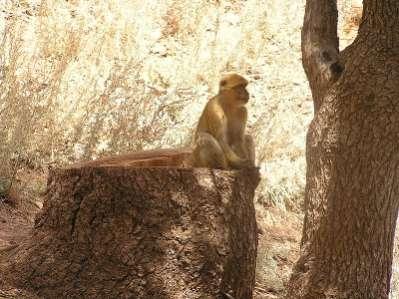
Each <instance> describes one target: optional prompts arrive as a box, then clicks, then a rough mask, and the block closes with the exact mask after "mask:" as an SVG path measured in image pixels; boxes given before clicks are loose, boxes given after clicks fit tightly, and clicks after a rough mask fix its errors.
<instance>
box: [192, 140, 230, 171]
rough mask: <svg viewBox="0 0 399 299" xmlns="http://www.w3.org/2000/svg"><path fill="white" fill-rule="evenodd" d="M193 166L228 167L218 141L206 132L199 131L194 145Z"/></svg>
mask: <svg viewBox="0 0 399 299" xmlns="http://www.w3.org/2000/svg"><path fill="white" fill-rule="evenodd" d="M194 166H196V167H210V168H221V169H228V168H229V164H228V162H227V159H226V156H225V154H224V152H223V150H222V148H221V146H220V145H219V142H218V141H217V140H216V139H215V138H214V137H213V136H212V135H211V134H208V133H199V135H198V137H197V141H196V144H195V147H194Z"/></svg>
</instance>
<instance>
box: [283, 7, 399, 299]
mask: <svg viewBox="0 0 399 299" xmlns="http://www.w3.org/2000/svg"><path fill="white" fill-rule="evenodd" d="M335 11H336V1H332V0H322V1H318V0H308V1H307V5H306V12H305V23H304V27H303V33H302V34H303V35H302V37H303V39H302V43H303V46H302V50H303V57H304V59H303V63H304V68H305V70H306V72H307V75H308V79H309V81H310V86H311V88H312V92H313V96H314V101H315V108H316V109H315V116H314V119H313V121H312V123H311V125H310V128H309V131H308V136H307V153H306V155H307V165H308V168H307V186H306V195H305V209H306V213H305V220H304V230H303V238H302V244H301V257H300V259H299V260H298V262H297V264H296V266H295V268H294V270H293V274H292V277H291V280H290V284H289V288H288V295H287V297H286V298H290V299H291V298H292V299H302V298H303V299H304V298H306V299H323V298H339V299H341V298H347V299H386V298H388V294H389V285H390V277H391V265H392V251H393V240H394V231H395V225H396V219H397V213H398V204H399V176H398V175H399V142H398V136H399V84H398V82H399V13H398V12H399V1H396V0H364V11H363V18H362V23H361V26H360V30H359V34H358V36H357V38H356V40H355V42H354V43H353V44H352V45H351V46H350V47H349V48H347V49H346V50H345V51H344V52H343V53H340V54H339V57H338V59H337V62H338V67H333V68H332V69H331V67H330V68H327V67H326V65H325V67H323V66H320V63H323V61H322V60H321V59H317V57H316V56H317V55H316V54H315V53H320V50H319V48H318V47H319V45H320V44H321V45H324V44H326V46H325V47H326V49H334V51H335V50H337V49H338V48H337V43H336V17H335V14H336V13H335ZM326 23H327V24H326ZM326 28H328V30H327V29H326ZM333 29H334V30H333ZM320 41H321V42H320ZM321 56H323V55H321ZM321 56H320V55H319V56H318V57H321ZM327 66H328V64H327ZM330 66H331V64H330ZM334 69H335V70H341V72H335V75H336V76H335V79H334V80H329V79H328V78H329V76H323V71H326V70H327V73H328V72H331V71H334ZM319 87H320V88H319ZM318 88H319V89H318ZM315 95H316V96H315Z"/></svg>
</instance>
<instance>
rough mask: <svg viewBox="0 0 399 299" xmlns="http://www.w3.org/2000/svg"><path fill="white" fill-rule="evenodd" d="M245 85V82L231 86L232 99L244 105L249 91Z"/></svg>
mask: <svg viewBox="0 0 399 299" xmlns="http://www.w3.org/2000/svg"><path fill="white" fill-rule="evenodd" d="M246 87H247V85H246V84H245V85H244V84H241V85H237V86H235V87H233V94H234V99H235V100H236V101H237V102H238V104H239V105H240V104H241V105H245V104H246V103H248V100H249V93H248V91H247V88H246Z"/></svg>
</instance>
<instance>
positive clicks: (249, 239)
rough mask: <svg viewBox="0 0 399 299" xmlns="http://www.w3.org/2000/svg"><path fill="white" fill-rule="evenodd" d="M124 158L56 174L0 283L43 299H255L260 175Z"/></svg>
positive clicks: (3, 261)
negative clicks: (227, 298) (256, 199)
mask: <svg viewBox="0 0 399 299" xmlns="http://www.w3.org/2000/svg"><path fill="white" fill-rule="evenodd" d="M151 155H153V153H152V154H151ZM129 157H130V158H132V156H129ZM126 159H127V156H125V157H124V158H123V159H121V158H114V159H107V160H103V161H102V162H96V163H94V164H93V163H89V164H79V165H74V166H73V167H70V168H64V169H55V170H53V171H52V172H51V174H50V176H49V181H48V191H47V195H46V200H45V203H44V207H43V210H42V212H41V213H40V214H39V216H38V217H37V219H36V222H35V227H34V228H33V230H32V234H31V236H30V237H29V238H28V239H27V240H25V241H24V242H23V244H21V245H20V246H18V247H16V248H11V249H9V250H7V251H3V252H0V277H1V279H0V285H1V284H3V285H8V286H12V287H15V288H17V289H23V290H26V291H28V292H30V293H32V294H36V295H38V296H39V297H41V298H140V299H141V298H146V299H147V298H148V299H151V298H154V299H155V298H156V299H162V298H164V299H173V298H181V299H183V298H190V299H191V298H193V299H194V298H225V297H223V296H225V295H224V293H226V294H230V295H232V296H233V297H234V298H235V299H248V298H252V291H253V287H254V283H255V259H256V248H257V228H256V220H255V210H254V205H253V195H254V190H255V188H256V186H257V184H258V181H259V174H258V170H257V169H248V170H242V171H221V170H210V169H192V168H168V167H152V168H134V167H131V166H120V165H121V164H123V165H126V164H129V165H132V163H130V162H129V163H128V162H127V160H126ZM157 159H158V158H157ZM157 159H156V160H157ZM110 161H113V162H112V163H111V162H110ZM103 162H104V163H103ZM147 162H148V161H147ZM111 164H112V165H111ZM148 164H150V163H147V165H148ZM104 165H106V166H104Z"/></svg>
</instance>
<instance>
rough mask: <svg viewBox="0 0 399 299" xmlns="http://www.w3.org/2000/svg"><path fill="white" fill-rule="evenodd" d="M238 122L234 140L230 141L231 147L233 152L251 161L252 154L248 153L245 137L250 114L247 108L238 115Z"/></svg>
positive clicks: (240, 110) (242, 109)
mask: <svg viewBox="0 0 399 299" xmlns="http://www.w3.org/2000/svg"><path fill="white" fill-rule="evenodd" d="M235 118H236V119H237V121H236V122H235V127H234V134H233V136H232V140H230V143H231V147H232V149H233V151H234V152H235V153H236V154H237V155H238V156H239V157H241V158H243V159H249V160H250V156H251V155H250V153H249V152H248V148H247V144H246V139H247V138H246V137H245V127H246V124H247V118H248V113H247V109H246V108H245V107H242V108H241V109H239V110H238V111H237V113H236V117H235Z"/></svg>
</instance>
